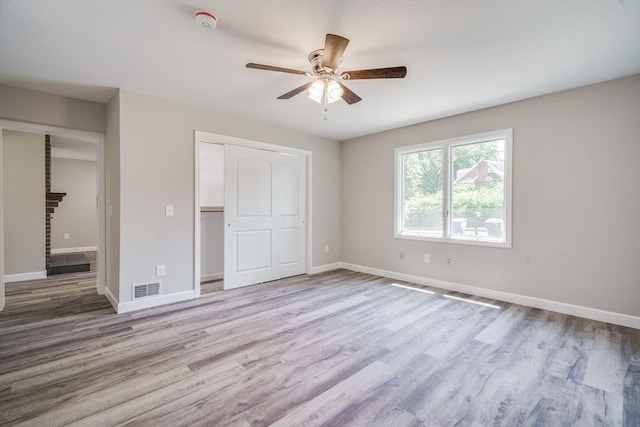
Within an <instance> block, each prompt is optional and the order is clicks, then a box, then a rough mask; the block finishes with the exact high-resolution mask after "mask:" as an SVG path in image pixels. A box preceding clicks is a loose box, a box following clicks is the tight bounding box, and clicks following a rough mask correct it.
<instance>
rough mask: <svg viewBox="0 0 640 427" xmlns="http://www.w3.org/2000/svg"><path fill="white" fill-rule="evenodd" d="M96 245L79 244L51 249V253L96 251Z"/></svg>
mask: <svg viewBox="0 0 640 427" xmlns="http://www.w3.org/2000/svg"><path fill="white" fill-rule="evenodd" d="M97 250H98V247H97V246H81V247H79V248H58V249H51V254H52V255H55V254H68V253H71V252H93V251H97Z"/></svg>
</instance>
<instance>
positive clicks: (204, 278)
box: [200, 273, 224, 283]
mask: <svg viewBox="0 0 640 427" xmlns="http://www.w3.org/2000/svg"><path fill="white" fill-rule="evenodd" d="M223 277H224V273H213V274H204V275H202V276H200V283H203V282H211V281H213V280H220V279H222V278H223Z"/></svg>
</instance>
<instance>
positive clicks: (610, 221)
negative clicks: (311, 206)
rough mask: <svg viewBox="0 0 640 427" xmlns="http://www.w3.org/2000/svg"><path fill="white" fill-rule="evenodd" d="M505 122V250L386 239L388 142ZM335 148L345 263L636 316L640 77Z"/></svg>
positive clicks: (639, 303) (390, 202) (390, 191)
mask: <svg viewBox="0 0 640 427" xmlns="http://www.w3.org/2000/svg"><path fill="white" fill-rule="evenodd" d="M504 128H513V130H514V146H513V147H514V148H513V151H514V156H513V248H512V249H498V248H488V247H477V246H466V245H455V244H442V243H433V242H421V241H412V240H403V239H394V237H393V227H394V225H393V212H394V199H393V197H394V196H393V195H394V188H393V187H394V148H396V147H401V146H405V145H411V144H417V143H422V142H428V141H436V140H441V139H446V138H453V137H460V136H465V135H471V134H476V133H481V132H487V131H492V130H497V129H504ZM342 154H343V158H342V161H343V165H342V166H343V167H342V175H343V176H342V178H343V179H342V182H343V186H342V191H343V193H342V194H343V199H342V205H343V210H342V213H343V217H342V220H343V230H344V237H343V241H342V249H343V261H345V262H347V263H352V264H356V265H361V266H367V267H374V268H379V269H383V270H388V271H393V272H401V273H406V274H412V275H417V276H422V277H427V278H433V279H439V280H444V281H450V282H455V283H460V284H465V285H471V286H476V287H481V288H487V289H492V290H498V291H504V292H510V293H515V294H520V295H525V296H530V297H537V298H543V299H548V300H553V301H558V302H563V303H569V304H575V305H579V306H584V307H591V308H596V309H601V310H606V311H612V312H616V313H622V314H627V315H632V316H640V190H639V188H640V75H636V76H632V77H628V78H623V79H619V80H614V81H610V82H605V83H602V84H597V85H593V86H588V87H584V88H579V89H575V90H570V91H566V92H560V93H556V94H551V95H547V96H543V97H539V98H533V99H530V100H525V101H521V102H516V103H512V104H507V105H503V106H499V107H495V108H489V109H485V110H480V111H476V112H472V113H469V114H464V115H460V116H455V117H450V118H446V119H441V120H436V121H432V122H426V123H422V124H419V125H415V126H410V127H405V128H401V129H396V130H392V131H388V132H384V133H380V134H377V135H371V136H368V137H363V138H358V139H354V140H350V141H346V142H344V143H343V149H342ZM400 251H404V254H405V258H404V259H403V260H401V259H400V258H399V252H400ZM424 253H428V254H430V255H431V263H430V264H425V263H423V260H422V258H423V254H424ZM446 257H451V258H452V259H453V263H452V264H451V265H447V264H446V262H445V258H446Z"/></svg>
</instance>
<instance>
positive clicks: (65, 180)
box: [51, 157, 98, 251]
mask: <svg viewBox="0 0 640 427" xmlns="http://www.w3.org/2000/svg"><path fill="white" fill-rule="evenodd" d="M97 171H98V169H97V165H96V162H95V161H90V160H76V159H62V158H55V157H54V158H52V159H51V191H52V192H54V193H67V195H66V196H65V197H64V200H63V201H62V203H60V205H59V206H58V207H57V208H56V209H55V212H54V214H53V215H52V216H51V250H52V251H62V250H73V249H75V248H86V247H94V246H97V245H98V226H97V224H98V219H97V214H98V210H97V192H96V189H97V183H96V180H97ZM65 233H67V234H68V235H69V238H68V239H64V234H65Z"/></svg>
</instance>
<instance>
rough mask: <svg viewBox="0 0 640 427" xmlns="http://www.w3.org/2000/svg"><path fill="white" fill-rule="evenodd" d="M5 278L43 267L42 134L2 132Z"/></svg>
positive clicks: (36, 270)
mask: <svg viewBox="0 0 640 427" xmlns="http://www.w3.org/2000/svg"><path fill="white" fill-rule="evenodd" d="M2 141H3V156H2V157H3V159H2V160H3V164H2V173H3V189H2V190H3V191H2V196H3V200H4V267H5V271H4V274H5V275H14V274H30V273H33V274H36V273H40V274H41V273H42V272H44V271H45V270H46V266H45V235H44V234H45V182H44V155H45V153H44V152H45V150H44V135H37V134H31V133H25V132H15V131H8V130H3V131H2Z"/></svg>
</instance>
